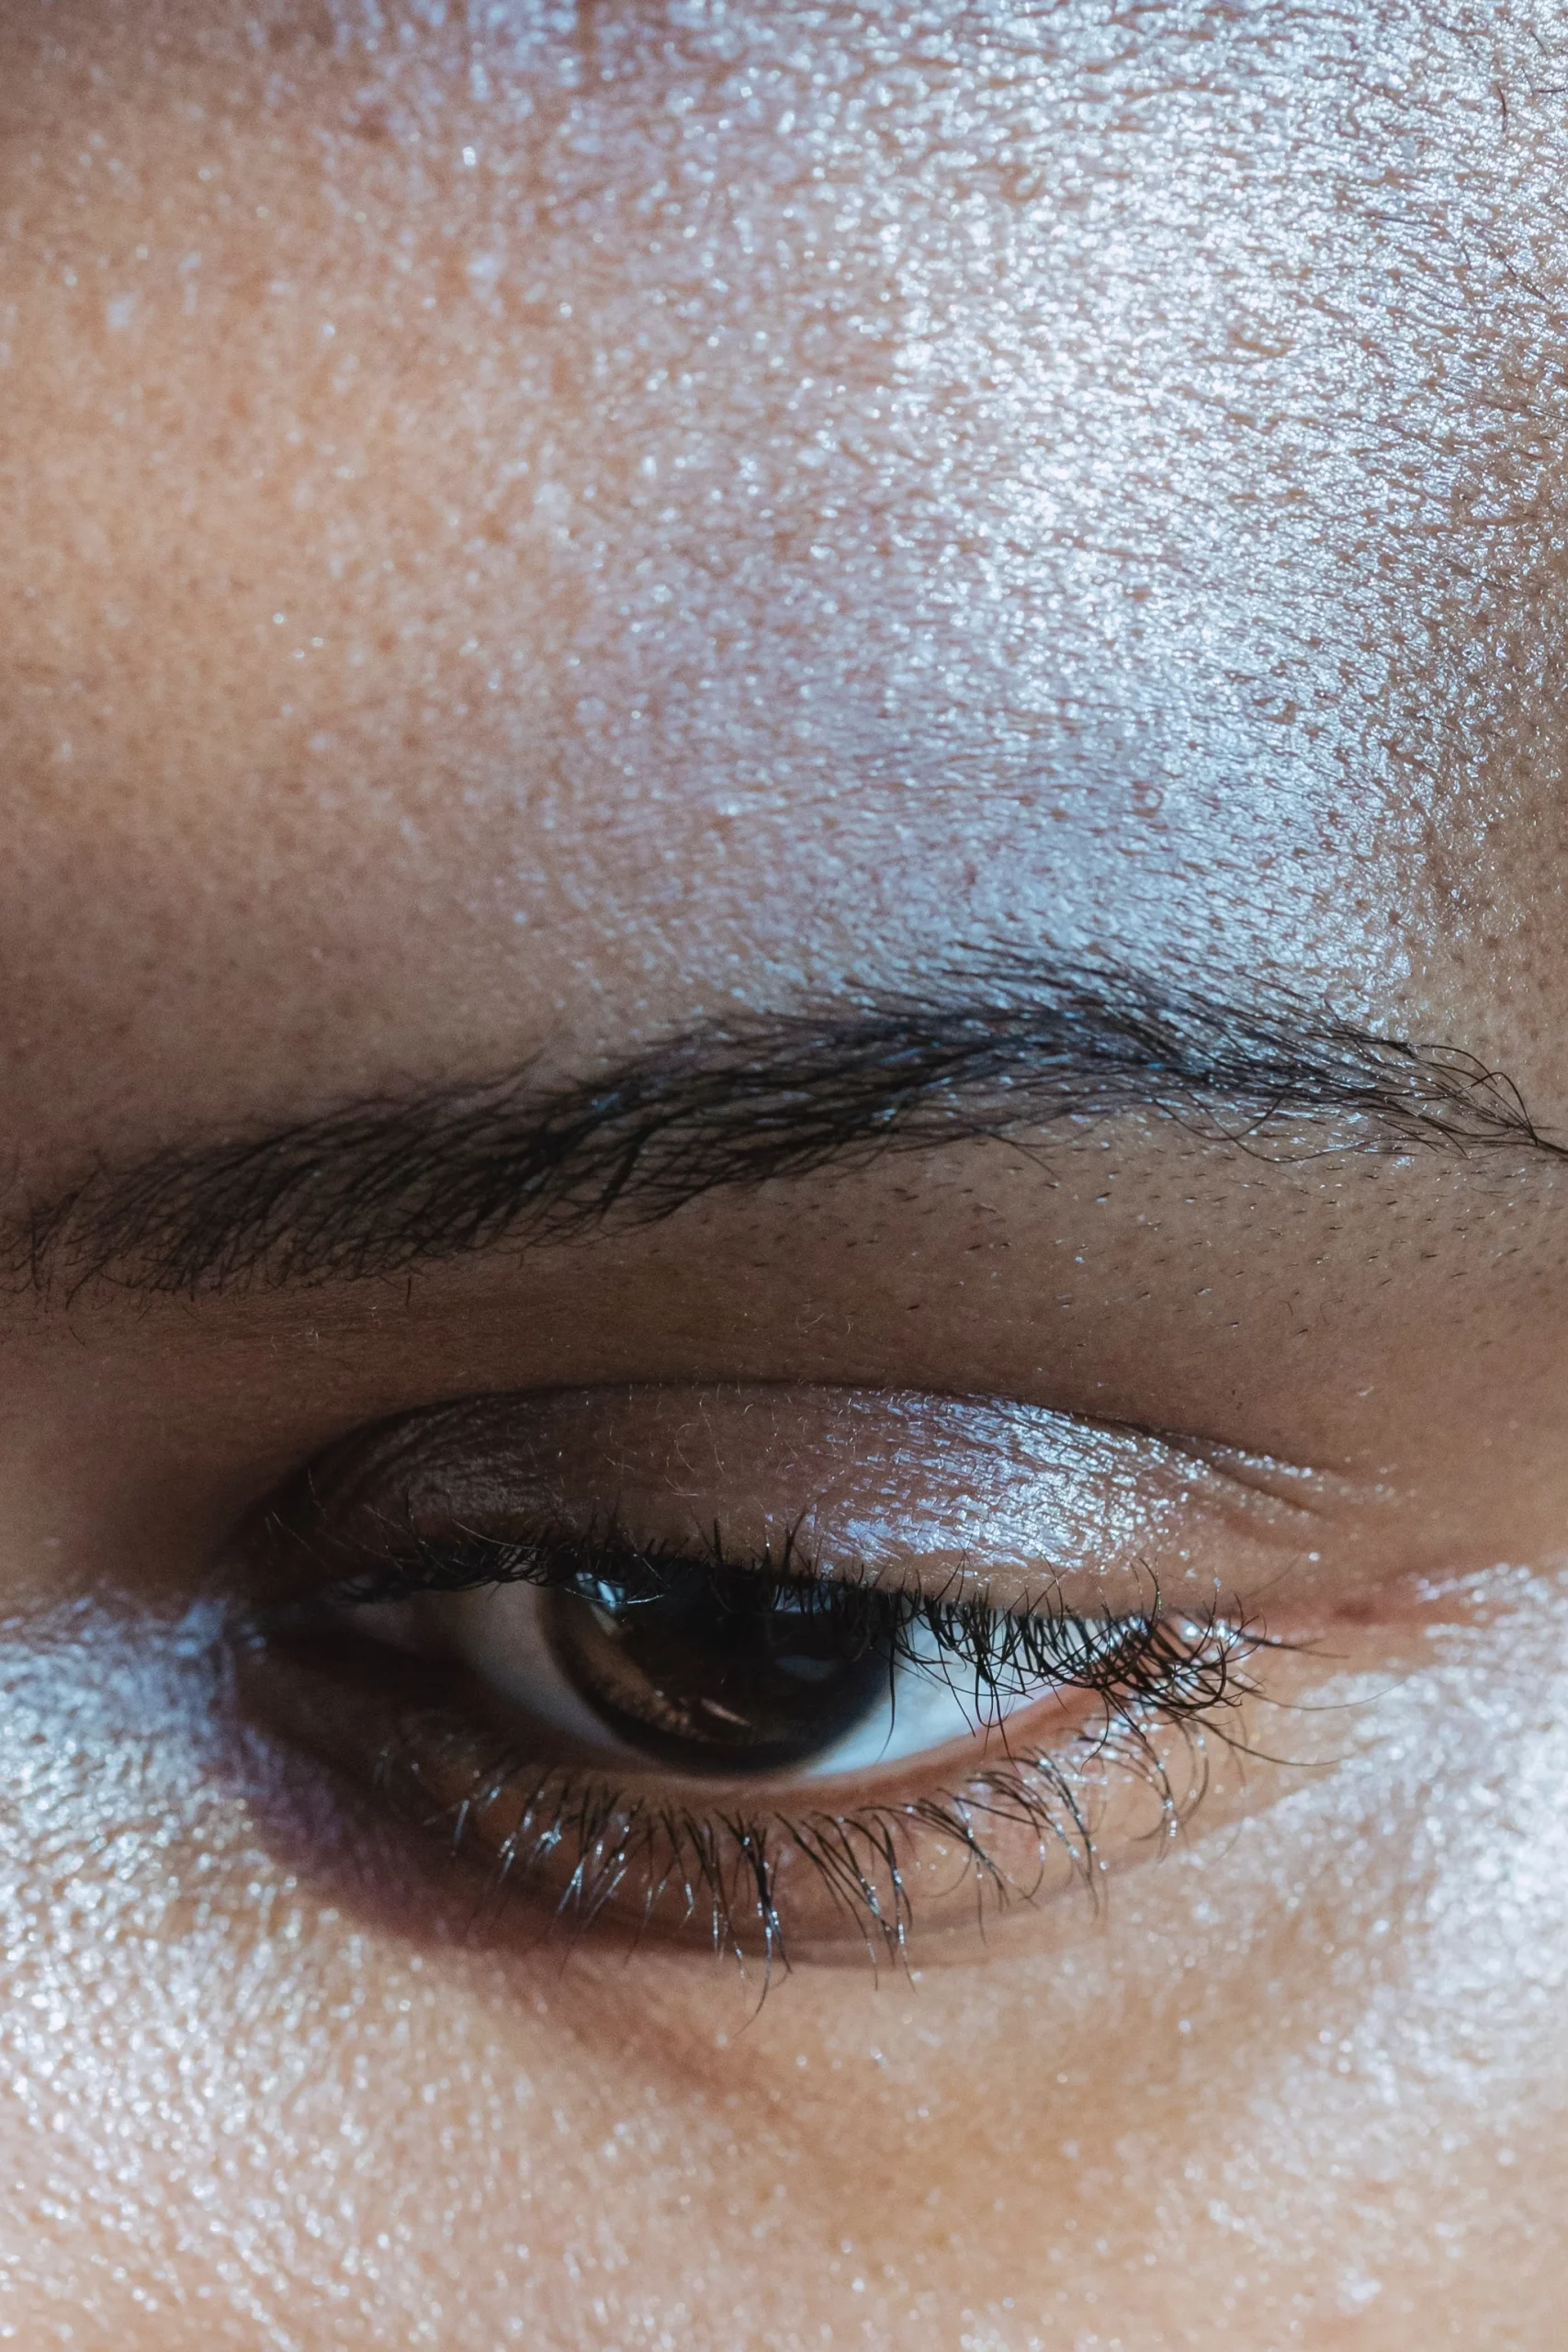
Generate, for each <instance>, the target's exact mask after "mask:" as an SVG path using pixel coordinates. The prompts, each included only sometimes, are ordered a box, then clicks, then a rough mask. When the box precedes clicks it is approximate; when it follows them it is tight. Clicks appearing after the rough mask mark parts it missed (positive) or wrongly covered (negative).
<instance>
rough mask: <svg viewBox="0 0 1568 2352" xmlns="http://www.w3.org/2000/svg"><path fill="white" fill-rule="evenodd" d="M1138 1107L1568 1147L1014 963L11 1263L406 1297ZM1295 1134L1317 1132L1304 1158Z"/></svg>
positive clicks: (1308, 1021) (1487, 1084)
mask: <svg viewBox="0 0 1568 2352" xmlns="http://www.w3.org/2000/svg"><path fill="white" fill-rule="evenodd" d="M1135 1112H1143V1113H1145V1114H1150V1113H1152V1114H1156V1115H1158V1116H1160V1117H1163V1118H1165V1119H1168V1120H1171V1121H1174V1122H1176V1123H1178V1124H1179V1125H1181V1126H1182V1127H1184V1128H1186V1129H1188V1130H1189V1131H1190V1132H1192V1133H1195V1134H1196V1135H1198V1136H1201V1137H1203V1138H1205V1139H1211V1140H1215V1141H1225V1142H1229V1143H1231V1144H1233V1145H1239V1146H1240V1147H1242V1148H1246V1149H1248V1150H1252V1151H1258V1152H1260V1153H1262V1154H1263V1155H1264V1156H1266V1157H1268V1158H1269V1159H1278V1158H1280V1157H1285V1158H1288V1159H1299V1158H1302V1157H1306V1156H1312V1155H1314V1153H1318V1152H1322V1151H1325V1150H1327V1151H1347V1150H1350V1151H1356V1150H1359V1151H1369V1150H1371V1151H1383V1152H1389V1151H1393V1152H1398V1153H1410V1152H1414V1151H1416V1150H1419V1149H1421V1148H1438V1149H1449V1150H1459V1151H1470V1150H1473V1149H1476V1148H1496V1147H1507V1148H1512V1149H1513V1150H1514V1151H1515V1152H1516V1153H1525V1152H1546V1153H1549V1154H1551V1156H1553V1157H1562V1146H1560V1145H1558V1144H1556V1143H1553V1142H1551V1140H1550V1139H1548V1138H1547V1137H1546V1136H1543V1135H1542V1134H1541V1133H1540V1131H1539V1130H1538V1129H1537V1128H1536V1126H1535V1125H1534V1124H1533V1122H1532V1121H1531V1119H1530V1117H1529V1113H1528V1111H1527V1109H1526V1107H1525V1104H1524V1102H1523V1100H1522V1099H1521V1097H1520V1095H1519V1092H1518V1091H1517V1088H1516V1087H1515V1086H1514V1085H1513V1084H1512V1082H1511V1081H1510V1080H1508V1079H1506V1077H1504V1076H1502V1075H1501V1074H1500V1073H1498V1072H1497V1071H1495V1070H1493V1069H1488V1068H1487V1067H1486V1066H1485V1065H1484V1064H1483V1062H1481V1061H1480V1060H1478V1059H1477V1058H1475V1057H1473V1056H1472V1055H1471V1054H1469V1053H1466V1052H1465V1051H1463V1050H1462V1049H1461V1048H1460V1047H1457V1046H1448V1045H1435V1046H1423V1045H1417V1044H1413V1043H1409V1042H1406V1041H1404V1040H1401V1039H1397V1038H1389V1037H1383V1036H1380V1035H1376V1034H1374V1033H1373V1032H1371V1031H1369V1030H1366V1029H1362V1028H1359V1027H1358V1026H1356V1025H1355V1024H1353V1023H1347V1022H1344V1021H1340V1020H1337V1019H1336V1018H1334V1017H1333V1016H1332V1015H1330V1014H1328V1013H1325V1012H1322V1011H1321V1010H1314V1008H1313V1007H1312V1006H1311V1005H1310V1004H1308V1003H1306V1002H1304V1001H1299V1000H1297V999H1296V998H1294V997H1292V996H1291V995H1290V994H1289V993H1288V992H1284V991H1280V990H1277V989H1276V990H1271V991H1269V992H1267V993H1265V994H1263V995H1261V996H1259V997H1258V999H1256V1000H1255V1001H1251V1002H1247V1003H1240V1002H1235V1001H1230V1000H1229V999H1227V998H1226V997H1224V996H1223V995H1213V994H1209V993H1206V992H1205V991H1203V990H1201V989H1186V988H1180V987H1170V986H1156V984H1155V983H1153V982H1152V981H1150V980H1149V979H1148V978H1145V977H1144V976H1141V975H1139V974H1138V973H1137V972H1135V971H1134V970H1131V969H1128V968H1125V967H1122V966H1119V965H1115V964H1111V963H1101V962H1096V963H1077V964H1066V963H1062V962H1058V961H1050V960H1042V959H1040V958H1032V957H1022V956H994V955H993V956H985V957H982V958H979V959H977V960H976V962H975V963H973V964H971V965H969V966H968V967H965V968H964V969H963V970H960V971H953V972H949V973H946V974H943V975H942V976H939V977H938V978H937V979H936V980H935V981H934V983H933V984H932V985H931V987H930V989H927V990H923V991H917V992H911V993H908V994H900V993H880V994H879V993H869V994H865V995H856V996H853V997H851V998H847V999H838V1000H833V1001H826V1002H820V1003H815V1004H807V1005H804V1006H798V1007H795V1008H793V1009H789V1010H785V1011H784V1012H778V1013H774V1014H766V1013H761V1014H752V1015H748V1016H746V1017H745V1018H742V1019H738V1020H736V1021H734V1022H732V1023H725V1024H721V1025H708V1026H705V1027H700V1028H695V1029H693V1030H690V1031H686V1032H682V1033H681V1034H678V1035H672V1036H671V1037H668V1038H666V1039H665V1040H663V1041H662V1042H659V1043H655V1044H654V1045H652V1046H649V1048H647V1049H646V1050H644V1051H641V1052H639V1053H637V1054H636V1055H635V1056H633V1057H629V1058H627V1059H626V1060H625V1061H623V1062H622V1063H620V1064H618V1065H616V1066H615V1067H613V1068H610V1069H606V1070H604V1072H602V1073H600V1074H598V1075H593V1076H588V1077H585V1078H581V1079H576V1080H564V1081H561V1080H556V1081H553V1082H547V1081H544V1080H541V1079H540V1078H539V1077H538V1075H537V1065H533V1066H525V1068H524V1069H521V1070H513V1071H512V1072H510V1073H507V1074H503V1075H502V1076H499V1077H491V1078H489V1079H481V1080H478V1081H475V1082H471V1083H468V1084H446V1085H441V1086H437V1087H434V1088H427V1089H423V1090H417V1089H416V1090H411V1091H405V1092H391V1093H387V1094H383V1095H378V1096H373V1097H369V1098H367V1099H363V1100H359V1101H356V1102H352V1103H347V1104H345V1105H343V1106H340V1107H338V1108H335V1109H331V1110H328V1111H326V1112H324V1113H320V1114H315V1115H311V1116H307V1117H303V1118H300V1119H299V1120H298V1121H296V1122H294V1123H293V1124H290V1125H282V1126H278V1127H275V1128H272V1129H270V1130H268V1131H265V1132H254V1133H249V1132H238V1133H230V1134H227V1135H220V1136H206V1137H197V1138H195V1139H193V1140H189V1141H186V1142H182V1143H176V1144H173V1145H171V1146H169V1147H167V1148H162V1149H158V1150H155V1151H153V1152H152V1153H150V1154H149V1155H148V1156H146V1157H144V1158H141V1159H137V1160H134V1161H132V1162H131V1163H130V1164H129V1165H126V1166H122V1167H119V1168H115V1167H112V1166H109V1165H107V1164H98V1165H95V1166H93V1167H91V1168H89V1169H88V1170H86V1171H85V1173H84V1174H83V1175H82V1177H81V1178H80V1180H79V1181H78V1182H75V1183H74V1184H73V1185H72V1186H71V1187H70V1188H69V1189H68V1190H67V1191H65V1192H63V1193H61V1194H60V1195H59V1196H58V1197H56V1198H54V1199H53V1200H51V1201H48V1202H43V1203H40V1204H36V1205H34V1206H33V1207H31V1208H30V1209H29V1210H28V1212H27V1213H26V1214H25V1215H24V1216H23V1217H22V1218H21V1219H20V1220H19V1221H18V1223H17V1225H16V1226H15V1227H14V1228H13V1234H12V1253H11V1254H12V1259H13V1264H14V1268H15V1270H16V1272H17V1274H18V1275H19V1276H20V1277H21V1279H22V1280H23V1281H25V1282H27V1283H30V1284H31V1285H33V1286H34V1287H36V1288H38V1289H39V1290H51V1289H52V1288H54V1287H55V1286H56V1284H58V1283H62V1282H63V1283H67V1284H68V1285H69V1287H70V1288H71V1289H72V1290H73V1291H75V1290H79V1289H81V1288H82V1287H84V1286H86V1285H91V1284H95V1283H111V1284H115V1285H118V1286H121V1287H124V1288H126V1289H129V1290H133V1291H140V1292H145V1293H164V1294H176V1295H187V1296H191V1297H197V1296H199V1295H204V1294H211V1293H214V1292H226V1291H232V1290H235V1289H247V1288H257V1287H266V1288H273V1287H279V1286H282V1285H286V1284H299V1285H307V1286H309V1285H320V1284H322V1283H331V1282H340V1281H356V1280H357V1281H363V1280H369V1279H375V1278H387V1277H393V1276H402V1275H407V1274H409V1273H411V1272H413V1271H414V1270H415V1269H417V1268H419V1267H422V1266H426V1265H429V1264H432V1263H436V1262H439V1261H447V1260H452V1259H457V1258H460V1257H464V1256H468V1255H469V1254H471V1253H474V1252H477V1251H481V1250H494V1249H497V1248H500V1247H501V1246H502V1245H504V1244H508V1243H512V1244H517V1245H522V1244H524V1243H526V1242H536V1241H539V1240H542V1239H546V1238H570V1237H575V1236H581V1235H582V1234H584V1233H586V1232H587V1231H589V1230H590V1229H591V1228H593V1227H599V1226H602V1225H604V1224H605V1223H606V1221H611V1220H616V1219H621V1220H625V1221H628V1222H630V1223H634V1224H649V1223H653V1222H657V1221H659V1220H661V1219H663V1218H665V1217H668V1216H671V1215H672V1214H673V1213H674V1212H675V1211H676V1210H677V1209H679V1208H681V1207H682V1206H684V1205H685V1204H688V1203H690V1202H692V1201H694V1200H697V1199H700V1198H702V1197H703V1196H705V1195H706V1194H709V1193H716V1192H723V1191H729V1190H735V1189H737V1188H744V1187H756V1186H758V1185H761V1184H762V1183H765V1182H770V1181H772V1180H774V1179H778V1178H787V1177H799V1176H804V1175H808V1174H810V1173H812V1172H813V1171H815V1170H821V1169H825V1168H827V1167H828V1166H829V1165H830V1164H832V1165H842V1164H863V1163H864V1162H865V1161H866V1160H868V1159H874V1158H875V1157H877V1156H879V1155H882V1154H886V1153H889V1152H897V1151H910V1150H924V1149H930V1148H932V1147H934V1146H936V1145H938V1144H941V1143H944V1142H954V1141H965V1140H976V1139H979V1138H987V1137H988V1138H996V1139H1002V1140H1012V1141H1014V1142H1021V1141H1022V1140H1023V1139H1025V1138H1026V1137H1029V1136H1039V1135H1041V1134H1043V1133H1044V1132H1046V1131H1049V1130H1051V1129H1054V1128H1061V1127H1064V1126H1067V1125H1073V1126H1077V1127H1078V1128H1080V1129H1082V1128H1087V1127H1090V1126H1092V1125H1095V1124H1096V1123H1098V1122H1100V1121H1103V1120H1105V1119H1107V1118H1111V1117H1116V1116H1120V1115H1122V1114H1129V1113H1135ZM1292 1120H1294V1121H1295V1122H1296V1123H1297V1124H1298V1126H1299V1125H1300V1124H1301V1123H1303V1122H1306V1123H1309V1132H1308V1133H1307V1134H1306V1135H1304V1136H1303V1135H1302V1134H1300V1133H1296V1134H1292V1135H1290V1136H1283V1137H1282V1136H1281V1135H1280V1125H1281V1122H1285V1123H1289V1122H1291V1121H1292ZM1325 1122H1326V1123H1328V1132H1327V1133H1326V1135H1325V1130H1324V1123H1325Z"/></svg>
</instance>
